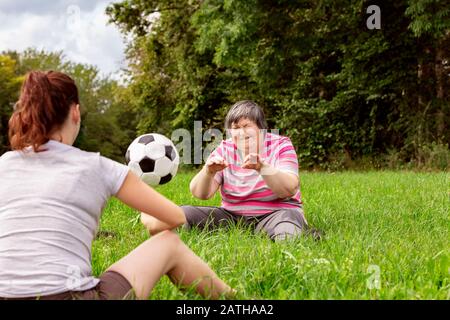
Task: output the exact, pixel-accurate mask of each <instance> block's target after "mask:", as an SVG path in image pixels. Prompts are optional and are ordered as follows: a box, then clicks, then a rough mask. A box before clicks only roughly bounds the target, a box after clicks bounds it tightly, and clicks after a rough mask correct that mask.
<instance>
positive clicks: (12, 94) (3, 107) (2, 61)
mask: <svg viewBox="0 0 450 320" xmlns="http://www.w3.org/2000/svg"><path fill="white" fill-rule="evenodd" d="M15 69H16V61H15V60H14V59H12V58H10V57H9V56H7V55H0V154H3V153H4V152H6V151H7V150H8V121H9V118H10V115H11V113H12V110H13V107H14V104H15V103H16V101H17V98H18V92H19V88H20V84H21V82H22V77H20V76H17V75H16V73H15Z"/></svg>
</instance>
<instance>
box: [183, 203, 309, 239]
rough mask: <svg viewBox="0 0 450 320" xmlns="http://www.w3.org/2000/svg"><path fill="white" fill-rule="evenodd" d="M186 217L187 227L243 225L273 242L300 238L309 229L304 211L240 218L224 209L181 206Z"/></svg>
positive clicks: (296, 210) (210, 227) (209, 227)
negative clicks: (262, 233)
mask: <svg viewBox="0 0 450 320" xmlns="http://www.w3.org/2000/svg"><path fill="white" fill-rule="evenodd" d="M181 208H182V209H183V211H184V214H185V215H186V224H185V227H186V228H187V229H190V228H192V227H197V228H200V229H209V230H211V229H214V228H217V227H220V226H225V225H227V224H230V223H232V224H237V223H243V224H244V225H251V226H252V227H254V228H255V232H265V233H267V234H268V236H269V237H270V238H271V239H272V240H283V239H286V238H292V237H295V236H299V235H300V234H301V233H302V232H304V231H305V230H306V229H307V228H308V223H307V222H306V219H305V215H304V213H303V210H302V209H300V208H299V209H281V210H276V211H273V212H270V213H267V214H264V215H258V216H240V215H236V214H234V213H232V212H231V211H228V210H226V209H224V208H222V207H205V206H181Z"/></svg>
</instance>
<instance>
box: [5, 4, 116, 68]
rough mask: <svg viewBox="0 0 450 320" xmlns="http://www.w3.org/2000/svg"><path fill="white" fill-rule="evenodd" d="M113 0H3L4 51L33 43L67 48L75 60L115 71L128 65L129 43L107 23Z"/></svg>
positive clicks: (67, 51) (51, 47) (69, 57)
mask: <svg viewBox="0 0 450 320" xmlns="http://www.w3.org/2000/svg"><path fill="white" fill-rule="evenodd" d="M111 2H114V1H111V0H98V1H95V0H0V52H1V51H4V50H18V51H22V50H24V49H26V48H29V47H35V48H37V49H45V50H48V51H57V50H58V51H59V50H62V51H64V54H65V55H66V57H67V58H68V59H70V60H72V61H74V62H80V63H88V64H92V65H95V66H97V67H98V68H99V69H100V71H101V72H102V73H103V74H104V75H106V74H115V75H117V72H118V71H119V70H120V68H121V67H124V66H125V57H124V50H125V44H124V41H123V37H122V35H121V34H120V33H119V30H118V28H117V27H116V26H115V25H112V24H109V25H108V24H107V22H108V17H107V16H106V14H105V8H106V6H107V5H108V4H109V3H111Z"/></svg>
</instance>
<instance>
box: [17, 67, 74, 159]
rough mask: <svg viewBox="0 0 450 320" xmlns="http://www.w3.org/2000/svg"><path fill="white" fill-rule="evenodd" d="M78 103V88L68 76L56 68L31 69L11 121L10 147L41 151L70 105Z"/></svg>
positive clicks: (63, 118)
mask: <svg viewBox="0 0 450 320" xmlns="http://www.w3.org/2000/svg"><path fill="white" fill-rule="evenodd" d="M79 103H80V101H79V97H78V88H77V86H76V84H75V81H74V80H73V79H72V78H71V77H69V76H68V75H66V74H64V73H61V72H56V71H47V72H43V71H31V72H29V73H28V74H27V75H26V76H25V81H24V83H23V85H22V89H21V92H20V98H19V101H18V102H17V103H16V106H15V108H14V113H13V115H12V116H11V119H10V120H9V142H10V144H11V149H12V150H22V149H24V148H25V147H28V146H31V147H33V150H34V151H35V152H38V149H39V147H40V146H41V145H43V144H45V143H47V142H48V141H49V140H50V139H49V137H50V135H51V134H52V133H53V132H54V131H55V130H58V129H60V128H61V126H62V125H63V124H64V122H65V121H66V119H67V116H68V115H69V111H70V107H71V106H72V105H73V104H79Z"/></svg>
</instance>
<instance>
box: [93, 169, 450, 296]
mask: <svg viewBox="0 0 450 320" xmlns="http://www.w3.org/2000/svg"><path fill="white" fill-rule="evenodd" d="M192 176H193V173H179V174H178V175H177V177H176V178H175V180H174V181H172V182H171V183H169V184H168V185H165V186H161V187H159V188H158V191H159V192H161V193H162V194H164V195H165V196H166V197H168V198H169V199H171V200H173V201H174V202H175V203H177V204H180V205H181V204H194V205H195V204H198V205H209V204H211V205H220V198H219V196H218V195H216V197H215V198H214V199H211V200H209V201H201V200H197V199H194V198H193V197H192V196H191V194H190V193H189V187H188V186H189V181H190V179H191V178H192ZM449 178H450V175H449V173H445V172H441V173H413V172H384V171H382V172H367V173H355V172H345V173H336V174H330V173H302V174H301V185H302V193H303V200H304V202H305V212H306V217H307V219H308V221H309V223H310V224H311V225H313V226H314V227H317V228H319V229H321V230H323V231H325V233H326V236H325V239H324V240H321V241H319V242H316V241H314V240H312V239H310V238H306V237H303V238H300V239H298V240H295V241H288V242H283V243H273V242H271V241H270V240H269V239H268V238H266V237H265V236H264V235H255V234H253V233H252V231H251V230H248V229H245V230H242V229H238V228H228V229H219V230H217V231H214V232H206V231H203V232H202V231H197V230H193V231H190V232H188V231H185V230H181V231H180V236H181V238H182V239H183V240H184V241H185V242H186V243H187V244H188V245H189V247H191V248H192V250H193V251H194V252H195V253H197V254H198V255H199V256H200V257H202V258H203V259H204V260H206V261H207V262H208V263H209V264H210V266H211V267H212V268H213V269H214V270H215V271H216V272H217V274H218V275H219V276H220V277H221V278H222V279H224V280H225V281H226V282H227V283H229V284H230V285H231V286H233V287H235V288H237V289H238V291H239V296H238V299H450V264H449V258H450V255H449V248H450V246H449V245H450V237H449V231H450V219H449V218H450V217H449V210H450V209H449V208H450V189H449V187H450V179H449ZM100 229H101V230H104V231H110V232H113V233H114V235H113V236H112V237H100V238H99V239H97V240H96V241H95V242H94V246H93V268H94V273H95V274H96V275H99V274H100V273H101V272H103V271H104V270H105V269H106V268H107V267H108V266H109V265H111V264H112V263H113V262H115V261H116V260H118V259H120V258H121V257H122V256H124V255H126V254H127V253H128V252H129V251H131V250H132V249H133V248H134V247H136V246H137V245H138V244H140V243H141V242H143V241H145V240H146V239H148V235H147V233H146V231H145V230H144V228H143V227H142V226H141V225H140V223H139V218H138V214H137V212H135V211H134V210H131V209H129V208H128V207H126V206H125V205H122V204H121V203H120V202H119V201H117V200H111V201H110V202H109V203H108V205H107V207H106V208H105V212H104V215H103V217H102V220H101V228H100ZM378 268H379V269H378ZM374 269H375V270H379V282H378V283H379V288H377V286H376V281H375V279H376V278H375V277H376V275H375V274H372V273H371V270H374ZM151 299H199V297H198V296H197V295H195V294H194V293H192V291H187V292H181V291H179V290H177V289H176V288H175V287H174V286H173V285H172V284H171V283H170V281H169V280H168V279H167V277H164V278H163V279H162V280H161V281H160V282H159V283H158V284H157V286H156V287H155V289H154V290H153V292H152V295H151Z"/></svg>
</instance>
